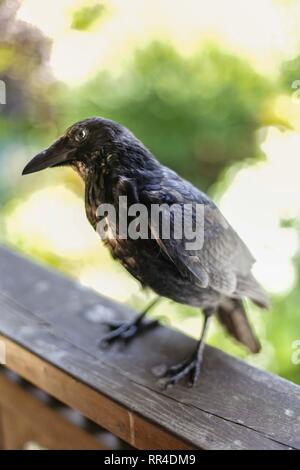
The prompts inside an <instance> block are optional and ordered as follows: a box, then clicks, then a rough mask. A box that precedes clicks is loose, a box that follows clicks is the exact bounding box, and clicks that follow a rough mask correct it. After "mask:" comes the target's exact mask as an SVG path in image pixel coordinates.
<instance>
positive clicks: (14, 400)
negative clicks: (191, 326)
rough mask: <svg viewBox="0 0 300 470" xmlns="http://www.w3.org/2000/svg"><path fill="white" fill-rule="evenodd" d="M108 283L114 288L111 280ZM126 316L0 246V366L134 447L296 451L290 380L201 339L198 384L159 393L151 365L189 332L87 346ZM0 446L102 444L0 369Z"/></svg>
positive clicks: (183, 347) (299, 393) (187, 348)
mask: <svg viewBox="0 0 300 470" xmlns="http://www.w3.org/2000/svg"><path fill="white" fill-rule="evenodd" d="M116 288H117V286H116ZM132 314H133V312H131V311H130V310H128V309H127V308H125V307H123V306H121V305H119V304H116V303H115V302H112V301H110V300H108V299H106V298H104V297H100V296H98V295H97V294H95V293H94V292H92V291H90V290H88V289H85V288H83V287H81V286H80V285H78V284H77V283H75V282H73V281H71V280H69V279H66V278H64V277H62V276H61V275H59V274H57V273H56V272H53V271H50V270H48V269H45V268H44V267H41V266H39V265H36V264H33V263H32V262H30V261H28V260H26V259H24V258H22V257H20V256H19V255H16V254H13V253H12V252H10V251H9V250H7V249H5V248H0V342H1V346H2V349H5V362H6V364H5V371H6V372H7V371H13V372H14V373H16V374H18V376H19V377H21V378H23V379H25V380H26V381H29V382H30V383H31V384H34V385H35V386H36V387H38V388H39V389H41V390H43V391H45V392H47V394H49V395H50V396H52V397H54V398H55V399H57V400H60V401H61V402H62V403H64V404H65V405H68V406H69V407H71V408H73V409H75V410H77V411H79V412H80V413H81V414H82V415H83V416H85V417H87V418H89V419H90V420H92V421H93V422H94V423H97V424H98V425H100V426H101V427H102V428H104V429H106V430H108V431H110V432H111V433H113V434H114V435H115V436H117V437H119V438H120V439H122V440H123V441H125V442H126V443H128V444H129V445H130V446H132V447H134V448H137V449H182V450H184V449H294V448H297V449H299V448H300V387H298V386H296V385H294V384H292V383H290V382H288V381H286V380H283V379H281V378H279V377H277V376H274V375H272V374H270V373H266V372H264V371H261V370H258V369H256V368H254V367H251V366H249V365H247V364H246V363H244V362H242V361H239V360H237V359H235V358H233V357H230V356H228V355H226V354H224V353H223V352H221V351H219V350H217V349H214V348H211V347H207V349H206V350H205V353H204V365H203V372H202V376H201V379H200V382H199V384H198V385H197V386H196V387H194V388H193V389H190V388H187V387H186V386H184V385H177V386H176V387H173V388H169V389H167V390H161V389H160V388H159V387H158V385H157V379H156V378H155V377H154V376H153V375H152V373H151V368H153V366H155V365H158V364H161V363H167V364H170V363H173V362H176V361H177V360H180V359H181V358H182V357H184V356H185V355H187V354H189V353H190V352H191V351H192V349H193V348H194V340H193V339H191V338H188V337H187V336H184V335H182V334H181V333H178V332H175V331H173V330H171V329H168V328H165V327H159V328H158V329H156V330H153V331H151V333H149V334H145V335H143V336H141V337H139V338H137V339H136V340H135V341H133V342H132V343H131V344H130V345H129V346H128V347H127V348H126V349H123V350H120V349H119V348H118V347H117V346H116V345H115V346H114V347H112V348H111V349H108V350H105V351H103V350H100V349H99V348H98V340H99V338H100V337H101V336H102V335H103V333H104V326H102V325H101V322H102V321H103V320H105V319H113V318H114V319H120V318H124V319H125V318H128V317H130V316H131V315H132ZM0 420H1V421H0V446H2V448H22V446H23V445H24V443H25V442H28V441H30V440H33V441H38V443H39V444H40V445H41V446H45V447H47V448H50V449H56V448H71V449H72V448H85V449H86V448H107V445H104V444H103V443H101V441H100V440H96V439H95V438H94V437H91V436H90V435H88V433H87V432H86V431H84V430H81V429H77V428H76V426H75V425H73V424H72V425H71V424H70V423H69V422H68V421H66V420H65V419H64V418H63V417H61V416H60V415H58V414H57V412H56V411H55V409H54V410H53V409H50V408H49V406H48V405H47V404H44V403H41V402H40V401H39V400H37V399H36V398H35V397H33V396H32V395H30V394H29V393H28V392H27V391H26V389H22V388H21V386H20V385H18V383H17V382H15V383H13V382H12V381H11V380H10V378H9V377H7V374H6V375H5V376H4V375H3V374H2V375H1V376H0Z"/></svg>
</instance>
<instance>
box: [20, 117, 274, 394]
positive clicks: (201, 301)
mask: <svg viewBox="0 0 300 470" xmlns="http://www.w3.org/2000/svg"><path fill="white" fill-rule="evenodd" d="M66 165H67V166H71V167H72V168H73V169H74V170H75V171H76V172H77V173H79V175H80V176H81V177H82V179H83V181H84V182H85V207H86V214H87V218H88V220H89V222H90V223H91V225H92V226H93V227H94V229H96V228H97V223H98V222H99V220H100V219H99V217H98V215H97V214H98V212H97V209H98V207H99V206H100V205H101V204H103V203H110V204H113V205H114V206H115V208H116V211H117V213H118V207H119V206H118V204H119V196H127V198H128V205H130V204H133V203H140V204H144V205H145V206H146V207H147V208H149V209H150V208H151V205H153V204H163V203H164V204H167V205H168V207H171V206H172V204H177V205H178V204H179V207H183V206H184V205H185V204H191V205H192V209H191V210H192V214H193V220H194V218H195V211H196V207H195V204H201V205H202V206H203V207H204V243H203V246H202V248H201V249H198V250H195V249H194V250H188V249H187V248H186V245H185V241H186V240H184V238H183V239H176V238H175V236H174V234H173V236H172V234H171V237H170V239H167V238H163V237H162V236H161V235H160V233H157V230H154V227H152V226H151V223H152V222H151V220H150V218H149V220H148V221H147V223H148V224H149V231H150V233H151V235H152V237H151V236H149V237H148V238H147V239H141V238H138V239H131V238H127V239H123V238H122V237H120V236H119V232H118V228H117V227H114V231H111V228H112V224H113V222H112V221H111V220H110V219H109V216H107V217H106V224H107V226H106V230H108V232H109V233H110V236H107V237H106V243H107V245H108V248H109V249H110V251H111V253H112V256H113V257H114V258H116V259H118V260H119V261H120V262H121V263H122V265H123V266H124V267H125V268H126V269H127V270H128V271H129V272H130V273H131V274H132V275H133V276H134V277H135V278H136V279H138V280H139V281H140V282H141V284H142V286H143V287H150V288H151V289H152V290H153V291H155V292H156V293H157V294H158V295H159V296H163V297H167V298H169V299H172V300H174V301H175V302H179V303H183V304H188V305H192V306H194V307H199V308H201V309H202V312H203V314H204V326H203V329H202V333H201V337H200V340H199V342H198V345H197V348H196V350H195V352H194V353H193V354H192V356H191V357H189V358H187V359H186V360H184V361H183V362H182V363H180V364H177V365H174V366H172V367H170V368H169V369H167V370H166V371H165V373H164V378H165V384H166V385H168V384H174V383H177V382H178V381H179V380H181V379H182V378H184V377H185V376H187V375H188V376H189V377H190V382H191V384H194V383H195V382H196V381H197V379H198V377H199V374H200V366H201V359H202V353H203V348H204V339H205V335H206V333H207V329H208V325H209V320H210V319H211V317H212V315H213V314H216V315H217V317H218V319H219V320H220V322H221V323H222V324H223V325H224V326H225V328H226V329H227V330H228V332H229V333H230V334H231V335H232V336H233V337H234V338H236V339H237V340H238V341H240V342H241V343H243V344H244V345H246V346H247V347H248V348H249V349H250V351H252V352H253V353H255V352H258V351H259V349H260V345H259V342H258V340H257V339H256V337H255V336H254V334H253V332H252V330H251V327H250V325H249V322H248V320H247V316H246V312H245V309H244V306H243V299H244V298H245V297H248V298H250V299H251V300H252V301H253V302H254V303H255V304H257V305H258V306H260V307H262V308H267V307H268V300H267V297H266V294H265V292H264V291H263V289H262V288H261V287H260V285H259V284H258V282H257V281H256V280H255V278H254V277H253V275H252V273H251V268H252V265H253V263H254V258H253V257H252V255H251V254H250V252H249V250H248V248H247V247H246V245H245V244H244V243H243V241H242V240H241V239H240V238H239V236H238V235H237V233H236V232H235V231H234V230H233V228H232V227H231V226H230V225H229V223H228V222H227V221H226V220H225V219H224V217H223V216H222V215H221V212H220V211H219V209H218V208H217V207H216V205H215V204H214V203H213V202H212V201H211V200H210V199H209V197H208V196H206V195H205V194H204V193H202V192H201V191H199V190H198V189H196V188H195V187H194V186H193V185H192V184H191V183H189V182H188V181H185V180H184V179H182V178H181V177H180V176H178V175H177V174H176V173H175V172H174V171H172V170H170V169H169V168H167V167H165V166H162V165H161V164H160V163H159V162H158V160H156V158H155V157H154V156H153V155H152V154H151V152H150V151H149V150H148V149H147V148H146V147H145V146H144V145H143V144H142V142H140V141H139V140H138V139H137V138H136V137H135V136H134V135H133V134H132V133H131V132H130V131H129V130H128V129H126V128H125V127H123V126H122V125H120V124H118V123H116V122H114V121H111V120H108V119H104V118H100V117H93V118H89V119H85V120H83V121H80V122H78V123H76V124H74V125H73V126H71V127H70V128H69V129H67V131H66V132H65V134H64V135H63V136H62V137H60V138H59V139H58V140H57V141H56V142H54V144H53V145H51V146H50V147H49V148H47V149H46V150H44V151H43V152H41V153H39V154H38V155H37V156H36V157H34V158H33V159H32V160H31V161H30V162H29V163H28V164H27V166H26V167H25V168H24V170H23V174H28V173H33V172H36V171H40V170H43V169H45V168H48V167H56V166H66ZM170 214H171V223H173V225H174V213H173V212H172V211H170ZM163 217H164V216H163ZM161 223H162V220H161ZM112 233H113V235H112ZM172 233H173V232H172ZM147 310H148V309H146V310H145V311H144V312H142V313H141V314H140V315H139V316H138V317H137V318H135V319H134V320H133V321H131V322H126V323H116V324H114V325H110V327H111V330H112V331H111V332H110V333H108V334H107V335H106V336H105V338H104V340H105V341H107V342H111V341H113V340H115V339H118V338H123V339H127V340H128V339H129V338H132V337H133V336H134V335H135V334H136V333H137V332H139V331H141V330H142V329H143V328H149V326H153V325H154V324H155V323H151V324H149V323H147V322H144V321H143V317H144V315H145V313H146V311H147Z"/></svg>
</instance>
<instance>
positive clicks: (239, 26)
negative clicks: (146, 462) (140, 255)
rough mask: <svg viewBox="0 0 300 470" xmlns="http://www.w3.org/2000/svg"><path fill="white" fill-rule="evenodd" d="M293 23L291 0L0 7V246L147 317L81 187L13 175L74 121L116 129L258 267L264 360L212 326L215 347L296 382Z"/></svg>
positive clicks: (296, 55)
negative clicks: (173, 175)
mask: <svg viewBox="0 0 300 470" xmlns="http://www.w3.org/2000/svg"><path fill="white" fill-rule="evenodd" d="M299 24H300V2H299V1H298V0H273V1H272V0H255V1H254V0H253V1H251V2H241V1H240V0H227V1H226V2H222V1H220V0H210V1H209V2H207V1H204V0H185V1H184V2H176V1H174V0H143V1H141V0H107V1H105V0H103V1H102V0H99V1H97V0H91V1H89V0H85V1H83V0H78V1H77V0H52V1H51V2H41V1H38V0H24V1H17V0H10V1H8V0H7V1H0V79H1V80H3V81H4V82H5V84H6V90H7V98H6V104H1V105H0V141H1V145H0V166H1V169H0V214H1V218H0V241H1V242H2V243H5V244H7V245H9V246H10V247H12V248H13V249H16V250H18V251H19V252H22V253H23V254H25V255H26V256H28V257H30V258H32V259H36V260H38V261H40V262H43V263H45V264H50V265H52V266H54V267H55V268H56V269H58V270H61V271H63V272H65V273H66V274H68V275H70V276H72V277H74V278H76V279H78V280H79V282H81V283H82V284H84V285H87V286H90V287H92V288H94V289H96V290H97V291H99V292H100V293H101V294H104V295H106V296H109V297H112V298H114V299H116V300H118V301H120V302H123V303H126V304H128V305H131V306H132V307H134V308H136V309H137V310H138V309H140V308H142V306H144V305H145V303H147V301H149V299H150V298H151V295H152V294H151V293H149V292H148V293H147V292H143V291H142V290H141V289H140V287H139V285H138V283H137V282H136V281H135V280H134V279H133V278H131V277H130V275H129V274H127V273H126V271H125V270H123V268H121V267H120V266H119V265H118V264H117V263H116V262H114V261H112V259H111V258H110V256H109V254H108V252H106V250H105V248H103V247H102V244H101V241H100V240H99V238H98V236H97V234H95V233H94V232H93V230H92V228H91V227H90V226H89V224H88V222H87V220H86V217H85V213H84V203H83V187H82V183H81V182H80V181H79V179H78V177H77V176H76V175H75V174H73V173H72V171H71V170H68V169H53V170H51V171H47V172H43V173H40V174H38V175H32V176H28V177H26V178H21V176H20V174H21V170H22V168H23V166H24V164H25V162H27V161H28V160H29V159H30V158H31V157H32V156H33V155H34V154H35V153H37V152H38V151H39V150H41V148H43V147H44V146H47V145H48V144H49V143H51V141H52V140H53V139H55V138H56V137H57V136H58V135H59V134H60V133H61V132H62V131H63V130H64V128H65V127H67V126H69V125H70V124H72V123H73V122H75V121H77V120H79V119H83V118H85V117H88V116H91V115H102V116H105V117H108V118H112V119H115V120H117V121H120V122H121V123H123V124H124V125H126V126H128V127H129V128H130V129H131V130H132V131H133V132H134V133H135V134H136V135H137V136H138V137H139V138H140V139H141V140H143V141H144V143H145V144H146V145H147V146H148V147H149V148H150V149H151V150H152V151H153V153H154V154H155V155H156V156H157V157H158V158H159V159H160V161H162V162H163V163H165V164H167V165H169V166H170V167H171V168H173V169H175V170H176V171H177V172H179V173H180V174H181V175H183V176H185V177H186V178H188V179H190V180H192V181H193V183H194V184H196V185H197V186H198V187H199V188H201V189H202V190H205V191H207V192H208V193H209V194H210V195H211V196H212V197H213V198H214V199H215V200H216V201H217V202H218V203H219V205H220V207H221V209H222V210H223V212H224V214H225V216H226V217H227V218H228V219H229V221H230V222H231V223H232V224H233V225H234V227H235V228H236V229H237V231H238V232H239V233H240V235H241V236H242V238H243V239H244V240H245V241H246V243H247V244H248V246H249V247H250V249H251V251H252V252H253V254H254V255H255V257H256V259H257V260H258V262H257V264H256V265H255V267H254V272H255V275H256V277H257V278H258V279H259V280H260V282H261V283H262V284H263V285H264V286H265V288H266V289H267V290H268V292H269V293H270V295H271V297H272V309H271V311H270V312H269V313H266V312H263V313H262V312H261V311H259V310H258V309H257V308H255V307H254V306H252V305H250V304H249V305H248V311H249V316H250V319H251V322H252V323H253V325H254V327H255V330H256V332H257V334H258V335H259V337H260V339H261V342H262V346H263V348H262V352H260V353H259V354H258V355H256V356H253V355H248V353H247V351H246V350H244V348H243V347H241V346H239V345H238V344H237V343H235V342H234V340H232V339H230V338H228V337H227V336H226V335H225V334H224V332H223V330H222V329H221V327H220V326H219V325H217V323H215V324H214V326H213V328H212V329H211V332H210V336H209V342H210V343H211V344H214V345H216V346H218V347H220V348H222V349H224V350H226V351H227V352H229V353H231V354H234V355H237V356H240V357H244V358H246V360H247V361H249V362H251V363H253V364H256V365H257V366H259V367H263V368H266V369H269V370H271V371H273V372H275V373H277V374H280V375H282V376H284V377H286V378H288V379H290V380H293V381H295V382H298V383H300V368H299V365H298V366H297V365H295V364H293V363H292V361H291V356H292V353H293V348H292V344H293V341H295V340H298V339H300V308H299V304H300V291H299V286H300V277H299V276H300V246H299V224H300V184H299V181H300V93H298V87H299V85H300V81H299V82H297V80H300V28H299ZM299 90H300V88H299ZM298 95H299V96H298ZM161 314H163V315H164V316H167V317H168V318H169V321H170V323H171V324H172V325H173V326H174V327H176V328H179V329H181V330H182V331H185V332H186V333H187V334H190V335H194V334H196V332H197V331H200V325H201V321H202V320H201V317H200V316H199V312H198V311H196V310H194V309H191V308H188V307H184V306H179V305H176V304H174V303H172V302H170V301H167V300H163V302H162V303H161V304H160V305H159V306H158V307H157V308H156V309H155V310H154V311H153V315H161ZM197 336H198V335H197Z"/></svg>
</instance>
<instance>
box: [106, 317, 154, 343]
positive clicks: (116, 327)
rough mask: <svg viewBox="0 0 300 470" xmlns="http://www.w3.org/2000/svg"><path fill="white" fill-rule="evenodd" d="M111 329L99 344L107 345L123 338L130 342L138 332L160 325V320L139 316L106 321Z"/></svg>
mask: <svg viewBox="0 0 300 470" xmlns="http://www.w3.org/2000/svg"><path fill="white" fill-rule="evenodd" d="M104 324H105V325H106V326H108V328H109V329H110V332H109V333H107V334H106V335H104V336H103V338H101V340H100V343H99V346H100V347H105V346H107V345H109V344H111V343H113V342H115V341H119V340H123V341H124V342H129V341H130V340H131V339H132V338H134V337H135V336H137V335H138V334H140V333H142V332H144V331H148V330H151V329H152V328H155V327H156V326H158V325H159V321H158V320H150V321H145V322H143V321H141V319H140V317H137V318H136V319H134V320H133V321H123V322H122V321H110V322H105V323H104Z"/></svg>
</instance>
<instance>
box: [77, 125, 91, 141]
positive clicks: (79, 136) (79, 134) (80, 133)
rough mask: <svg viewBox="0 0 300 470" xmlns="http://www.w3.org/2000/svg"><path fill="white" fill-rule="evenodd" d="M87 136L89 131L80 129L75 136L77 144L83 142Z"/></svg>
mask: <svg viewBox="0 0 300 470" xmlns="http://www.w3.org/2000/svg"><path fill="white" fill-rule="evenodd" d="M87 135H88V131H87V130H86V129H84V128H83V129H78V131H76V133H75V135H74V140H76V142H83V141H84V139H85V138H86V136H87Z"/></svg>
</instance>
